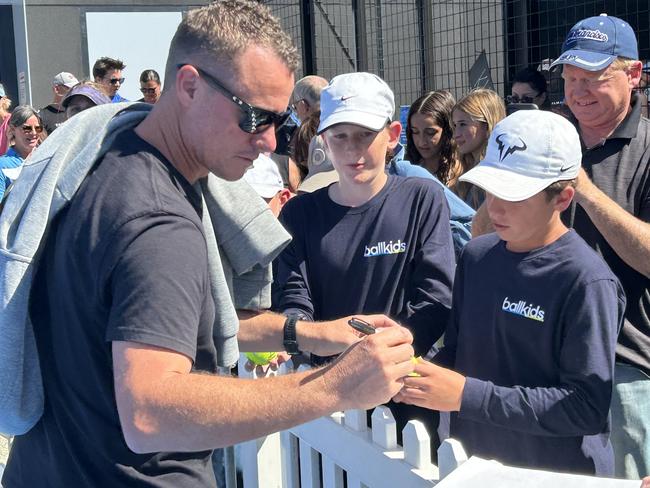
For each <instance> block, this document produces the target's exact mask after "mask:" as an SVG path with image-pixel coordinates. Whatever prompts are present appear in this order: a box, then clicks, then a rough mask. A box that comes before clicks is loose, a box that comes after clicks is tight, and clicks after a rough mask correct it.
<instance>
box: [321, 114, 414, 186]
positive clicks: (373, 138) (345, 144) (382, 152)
mask: <svg viewBox="0 0 650 488" xmlns="http://www.w3.org/2000/svg"><path fill="white" fill-rule="evenodd" d="M400 131H401V125H400V123H399V122H392V123H391V124H390V125H389V126H387V127H385V128H384V129H382V130H380V131H379V132H374V131H372V130H370V129H366V128H365V127H361V126H359V125H354V124H337V125H334V126H332V127H330V128H329V129H327V130H326V131H325V132H324V133H323V140H324V141H325V145H326V146H327V148H328V150H329V153H330V156H331V158H332V164H333V165H334V168H335V169H336V171H337V172H338V174H339V179H340V180H341V181H348V182H351V183H357V184H359V183H368V182H372V181H373V180H375V179H376V178H377V177H378V176H381V175H385V167H386V151H387V150H388V149H389V148H390V149H393V148H394V147H395V145H396V144H397V141H398V138H399V133H400Z"/></svg>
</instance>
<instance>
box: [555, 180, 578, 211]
mask: <svg viewBox="0 0 650 488" xmlns="http://www.w3.org/2000/svg"><path fill="white" fill-rule="evenodd" d="M575 194H576V189H575V188H574V187H572V186H567V187H566V188H564V189H563V190H562V191H561V192H560V193H559V194H558V195H556V196H555V204H554V207H555V210H557V211H559V212H564V211H565V210H566V209H567V208H569V205H571V201H572V200H573V197H574V195H575Z"/></svg>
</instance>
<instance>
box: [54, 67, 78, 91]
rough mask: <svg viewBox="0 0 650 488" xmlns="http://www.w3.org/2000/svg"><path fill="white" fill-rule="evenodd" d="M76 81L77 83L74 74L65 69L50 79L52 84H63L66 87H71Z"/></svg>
mask: <svg viewBox="0 0 650 488" xmlns="http://www.w3.org/2000/svg"><path fill="white" fill-rule="evenodd" d="M77 83H79V80H78V79H77V78H76V77H75V75H73V74H72V73H68V72H67V71H62V72H61V73H59V74H58V75H56V76H55V77H54V78H53V79H52V84H53V85H65V86H67V87H68V88H72V87H73V86H75V85H76V84H77Z"/></svg>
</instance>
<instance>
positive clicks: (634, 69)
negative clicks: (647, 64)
mask: <svg viewBox="0 0 650 488" xmlns="http://www.w3.org/2000/svg"><path fill="white" fill-rule="evenodd" d="M626 73H627V79H628V83H629V85H630V88H632V89H634V88H636V87H637V86H639V82H640V81H641V74H642V73H643V63H641V61H634V62H633V63H632V65H631V66H630V67H629V68H628V69H627V70H626Z"/></svg>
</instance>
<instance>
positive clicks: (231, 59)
mask: <svg viewBox="0 0 650 488" xmlns="http://www.w3.org/2000/svg"><path fill="white" fill-rule="evenodd" d="M250 46H259V47H264V48H268V49H270V50H272V51H273V52H274V53H275V54H277V56H278V57H279V58H280V59H281V60H282V61H283V62H284V63H285V64H286V66H287V68H288V69H289V70H291V71H292V72H293V71H295V70H296V68H297V67H298V51H297V50H296V48H295V46H294V45H293V42H292V41H291V38H290V37H289V35H288V34H287V33H286V32H284V31H283V30H282V27H281V26H280V22H279V21H278V19H276V18H275V17H274V16H273V15H272V14H271V11H270V9H269V8H268V7H266V6H264V5H262V4H261V3H257V2H252V1H248V0H223V1H218V2H214V3H212V4H210V5H206V6H205V7H202V8H199V9H195V10H191V11H190V12H188V14H187V15H186V16H185V18H184V19H183V20H182V22H181V23H180V25H179V26H178V29H177V31H176V34H175V35H174V38H173V39H172V42H171V45H170V47H169V56H168V59H167V66H166V69H165V80H166V83H165V87H166V88H167V87H169V86H172V85H173V84H174V83H175V80H176V70H177V66H178V65H179V64H183V63H197V64H203V65H204V66H205V65H206V64H214V63H215V62H218V63H219V64H222V65H223V66H224V67H226V68H228V69H231V70H234V69H236V66H235V61H236V60H237V57H238V56H239V55H240V54H241V53H242V52H244V50H245V49H247V48H248V47H250ZM233 74H236V73H233Z"/></svg>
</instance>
